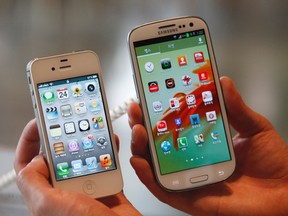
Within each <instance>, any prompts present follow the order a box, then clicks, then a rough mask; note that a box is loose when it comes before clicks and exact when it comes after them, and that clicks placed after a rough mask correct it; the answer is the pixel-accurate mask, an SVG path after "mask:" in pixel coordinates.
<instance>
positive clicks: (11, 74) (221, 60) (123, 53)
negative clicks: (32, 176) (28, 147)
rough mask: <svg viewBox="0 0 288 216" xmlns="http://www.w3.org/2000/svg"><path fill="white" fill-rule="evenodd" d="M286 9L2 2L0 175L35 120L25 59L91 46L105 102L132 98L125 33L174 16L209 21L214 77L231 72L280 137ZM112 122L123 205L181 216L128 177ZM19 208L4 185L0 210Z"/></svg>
mask: <svg viewBox="0 0 288 216" xmlns="http://www.w3.org/2000/svg"><path fill="white" fill-rule="evenodd" d="M287 9H288V1H282V0H274V1H269V0H254V1H250V0H241V1H240V0H238V1H237V0H235V1H229V0H214V1H213V0H178V1H175V0H174V1H172V0H158V1H153V0H121V1H113V0H105V1H100V0H98V1H95V0H82V1H78V0H70V1H68V0H62V1H60V0H26V1H23V0H13V1H11V0H0V82H1V85H0V101H1V102H0V103H1V112H0V164H1V166H0V176H1V175H3V174H4V173H6V172H7V171H9V170H11V169H12V168H13V165H12V164H13V160H14V151H15V148H16V145H17V141H18V138H19V136H20V134H21V132H22V129H23V127H24V126H25V125H26V123H27V122H28V121H29V120H30V119H32V118H33V117H34V113H33V110H32V105H31V99H30V95H29V90H28V85H27V81H26V73H25V66H26V63H27V62H28V61H29V60H31V59H33V58H35V57H42V56H48V55H54V54H61V53H66V52H71V51H75V50H84V49H90V50H93V51H95V52H97V53H98V55H99V57H100V60H101V63H102V70H103V74H104V82H105V87H106V92H107V97H108V101H109V106H110V109H112V108H115V107H116V106H117V105H118V104H121V103H123V102H124V100H126V99H129V98H130V97H133V96H134V95H135V90H134V84H133V80H132V76H131V74H132V69H131V65H130V59H129V53H128V46H127V42H126V38H127V34H128V32H129V31H130V30H131V29H132V28H133V27H134V26H136V25H140V24H143V23H145V22H150V21H154V20H158V19H164V18H171V17H174V16H183V15H193V16H200V17H202V18H204V19H205V20H206V21H207V23H208V25H209V27H210V33H211V36H212V39H213V45H214V51H215V55H216V58H217V63H218V69H219V73H220V75H227V76H229V77H231V78H232V79H233V80H234V82H235V84H236V86H237V88H238V89H239V91H240V93H241V94H242V96H243V98H244V100H245V101H246V102H247V103H248V104H249V106H251V107H252V108H253V109H255V110H256V111H257V112H259V113H261V114H262V115H264V116H266V117H267V118H268V119H269V120H270V121H271V122H272V123H273V125H274V126H275V128H276V130H277V131H278V132H279V133H280V134H281V136H282V137H283V138H284V139H285V140H286V142H287V141H288V133H287V129H288V124H287V123H286V120H287V119H288V114H286V111H287V110H288V97H287V95H286V93H287V92H288V85H287V80H288V70H287V68H288V61H287V60H286V58H287V56H288V23H287V20H288V13H287ZM113 126H114V132H115V133H117V134H118V135H119V137H120V141H121V150H120V160H121V165H122V170H123V175H124V182H125V187H124V191H125V193H126V195H127V197H128V198H129V199H130V200H131V202H132V203H133V204H134V205H135V206H136V208H138V209H139V211H140V212H141V213H142V214H143V215H185V214H184V213H182V212H179V211H177V210H175V209H173V208H171V207H169V206H167V205H165V204H163V203H161V202H159V201H157V200H156V198H154V197H153V196H152V195H151V194H150V192H149V191H148V190H147V189H146V188H145V187H144V186H143V185H142V184H141V183H140V181H139V180H138V178H137V177H136V175H135V174H134V171H133V170H132V168H131V166H130V163H129V158H130V128H129V126H128V123H127V115H125V116H122V117H121V118H120V119H118V120H116V121H114V122H113ZM268 154H269V153H267V155H268ZM148 206H149V208H147V207H148ZM20 213H21V215H28V212H27V210H26V208H25V206H24V204H23V201H22V199H21V196H20V193H19V192H18V190H17V187H16V185H15V184H11V185H10V186H9V187H6V188H4V189H2V190H1V191H0V215H4V216H7V215H8V216H9V215H18V214H20Z"/></svg>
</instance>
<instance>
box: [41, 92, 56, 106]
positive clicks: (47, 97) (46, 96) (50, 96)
mask: <svg viewBox="0 0 288 216" xmlns="http://www.w3.org/2000/svg"><path fill="white" fill-rule="evenodd" d="M43 100H44V102H45V103H50V102H53V101H54V100H55V96H54V92H53V91H52V90H48V91H45V92H44V93H43Z"/></svg>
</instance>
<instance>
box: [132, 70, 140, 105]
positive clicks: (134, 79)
mask: <svg viewBox="0 0 288 216" xmlns="http://www.w3.org/2000/svg"><path fill="white" fill-rule="evenodd" d="M132 75H133V81H134V86H135V90H136V95H137V98H138V100H139V98H140V95H139V91H138V87H137V82H136V78H135V74H132Z"/></svg>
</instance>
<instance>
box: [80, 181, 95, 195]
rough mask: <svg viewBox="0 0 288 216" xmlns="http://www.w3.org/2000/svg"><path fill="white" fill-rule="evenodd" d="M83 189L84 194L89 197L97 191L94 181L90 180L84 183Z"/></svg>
mask: <svg viewBox="0 0 288 216" xmlns="http://www.w3.org/2000/svg"><path fill="white" fill-rule="evenodd" d="M82 189H83V191H84V193H86V194H88V195H92V194H94V193H95V191H96V185H95V183H94V182H93V181H90V180H88V181H86V182H84V184H83V186H82Z"/></svg>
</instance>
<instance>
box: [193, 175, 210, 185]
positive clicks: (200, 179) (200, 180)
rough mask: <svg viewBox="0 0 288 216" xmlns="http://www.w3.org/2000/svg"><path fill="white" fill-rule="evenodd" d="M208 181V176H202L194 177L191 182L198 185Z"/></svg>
mask: <svg viewBox="0 0 288 216" xmlns="http://www.w3.org/2000/svg"><path fill="white" fill-rule="evenodd" d="M207 180H208V175H202V176H197V177H193V178H190V182H191V183H192V184H195V183H198V182H202V181H207Z"/></svg>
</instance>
